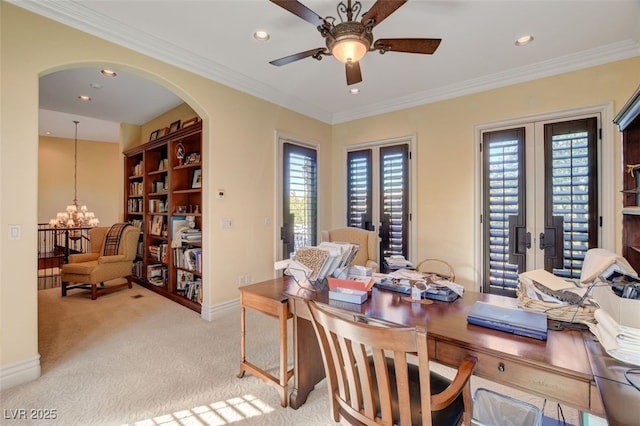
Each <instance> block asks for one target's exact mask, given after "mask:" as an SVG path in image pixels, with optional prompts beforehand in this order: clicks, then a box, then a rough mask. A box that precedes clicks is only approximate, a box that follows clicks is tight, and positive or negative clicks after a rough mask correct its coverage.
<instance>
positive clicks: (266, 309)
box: [240, 292, 290, 318]
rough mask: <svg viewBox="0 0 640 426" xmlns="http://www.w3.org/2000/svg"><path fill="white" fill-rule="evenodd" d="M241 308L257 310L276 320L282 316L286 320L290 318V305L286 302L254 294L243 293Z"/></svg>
mask: <svg viewBox="0 0 640 426" xmlns="http://www.w3.org/2000/svg"><path fill="white" fill-rule="evenodd" d="M240 306H243V307H245V308H250V309H255V310H256V311H258V312H261V313H263V314H266V315H270V316H272V317H275V318H279V317H280V315H282V316H283V317H285V318H288V317H289V316H290V315H289V304H288V303H287V301H286V300H284V301H280V300H276V299H271V298H268V297H263V296H260V295H256V294H252V293H249V292H243V293H241V295H240Z"/></svg>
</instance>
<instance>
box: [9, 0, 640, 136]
mask: <svg viewBox="0 0 640 426" xmlns="http://www.w3.org/2000/svg"><path fill="white" fill-rule="evenodd" d="M8 1H9V2H11V3H14V4H16V5H18V6H21V7H24V8H26V9H29V10H31V11H33V12H35V13H38V14H41V15H44V16H48V17H50V18H51V19H54V20H57V21H59V22H62V23H65V24H67V25H70V26H72V27H75V28H78V29H80V30H82V31H85V32H88V33H91V34H94V35H96V36H98V37H101V38H104V39H106V40H109V41H112V42H115V43H117V44H120V45H123V46H126V47H128V48H131V49H133V50H136V51H139V52H142V53H144V54H146V55H149V56H152V57H155V58H157V59H160V60H163V61H165V62H168V63H171V64H174V65H176V66H178V67H181V68H183V69H186V70H189V71H192V72H194V73H196V74H199V75H202V76H204V77H207V78H210V79H212V80H216V81H218V82H221V83H223V84H225V85H228V86H231V87H234V88H236V89H239V90H241V91H244V92H247V93H250V94H253V95H255V96H258V97H260V98H263V99H266V100H269V101H271V102H273V103H276V104H278V105H281V106H284V107H287V108H291V109H294V110H296V111H299V112H301V113H303V114H306V115H309V116H311V117H314V118H317V119H319V120H322V121H324V122H327V123H332V124H333V123H340V122H344V121H348V120H352V119H356V118H361V117H366V116H370V115H374V114H378V113H383V112H388V111H394V110H398V109H402V108H406V107H410V106H413V105H419V104H424V103H428V102H434V101H438V100H442V99H447V98H452V97H455V96H460V95H465V94H469V93H474V92H478V91H482V90H487V89H490V88H496V87H500V86H505V85H509V84H513V83H517V82H522V81H527V80H531V79H535V78H541V77H545V76H549V75H554V74H558V73H562V72H567V71H572V70H577V69H581V68H586V67H590V66H594V65H599V64H604V63H608V62H613V61H616V60H620V59H626V58H630V57H634V56H640V1H637V0H634V1H614V0H603V1H596V0H593V1H568V0H556V1H542V0H531V1H529V0H511V1H481V0H477V1H426V0H409V1H408V2H407V3H406V4H404V5H403V6H402V7H400V8H399V9H398V10H397V11H396V12H395V13H393V14H392V15H391V16H389V17H388V18H387V19H386V20H384V21H383V22H382V23H380V25H378V26H376V27H375V28H374V31H373V33H374V39H379V38H404V37H426V38H442V43H441V44H440V47H439V48H438V50H437V51H436V52H435V54H434V55H417V54H407V53H396V52H389V53H386V54H385V55H380V54H378V53H377V52H370V53H368V54H367V55H366V56H365V57H364V58H363V60H362V61H361V68H362V77H363V82H362V83H359V84H357V85H355V87H358V88H359V89H360V90H361V92H360V93H359V94H358V95H350V94H349V93H348V87H347V84H346V81H345V71H344V65H342V64H340V63H339V62H337V61H336V60H335V59H334V58H331V57H325V58H324V59H323V60H322V61H316V60H314V59H312V58H306V59H303V60H300V61H297V62H294V63H291V64H289V65H285V66H282V67H276V66H273V65H270V64H269V61H271V60H274V59H278V58H281V57H283V56H287V55H290V54H294V53H298V52H301V51H305V50H309V49H312V48H317V47H323V46H324V39H323V38H322V37H321V36H320V34H319V33H318V31H317V30H316V29H315V28H314V26H313V25H312V24H310V23H308V22H306V21H304V20H302V19H300V18H298V17H296V16H295V15H293V14H291V13H289V12H288V11H286V10H284V9H282V8H281V7H279V6H277V5H275V4H273V3H271V2H269V1H268V0H233V1H222V0H201V1H178V0H144V1H142V0H140V1H133V0H130V1H105V0H91V1H77V0H76V1H64V2H43V1H38V0H8ZM302 3H303V4H304V5H306V6H307V7H309V8H310V9H312V10H313V11H314V12H316V13H317V14H318V15H320V16H328V15H331V16H336V5H337V1H335V0H331V1H327V0H303V1H302ZM361 3H362V5H363V7H362V8H363V10H365V11H366V10H368V9H369V8H370V7H371V6H372V5H373V3H374V1H373V0H361ZM258 29H261V30H266V31H268V32H270V33H271V39H270V40H269V41H268V42H258V41H256V40H254V39H253V38H252V34H253V32H254V31H256V30H258ZM524 34H532V35H533V36H534V38H535V39H534V42H533V43H532V44H530V45H528V46H524V47H516V46H515V44H514V41H515V39H516V38H517V37H519V36H522V35H524ZM89 71H90V72H95V70H89ZM118 71H119V70H118ZM67 73H68V74H67ZM82 74H83V73H81V72H78V71H74V72H73V74H71V72H63V73H61V75H60V76H59V78H60V79H59V80H58V82H56V83H55V85H53V84H52V90H51V93H49V94H47V95H46V96H45V95H44V94H43V95H42V96H41V102H42V106H43V108H44V105H47V107H46V108H47V109H49V110H51V111H59V112H64V113H74V114H83V115H85V116H87V117H93V118H99V119H103V120H106V121H111V120H121V121H125V122H136V120H140V119H141V117H139V116H138V114H143V115H147V116H148V114H150V113H155V112H151V111H148V110H146V107H147V106H149V105H151V104H152V103H151V102H148V101H146V100H145V99H147V97H150V96H153V90H152V91H149V90H147V91H146V92H144V93H140V92H138V90H139V89H142V86H141V85H139V84H135V85H134V86H133V87H129V88H123V89H122V93H123V96H122V98H124V99H126V101H124V104H125V105H127V106H132V107H133V106H135V108H134V109H135V110H134V111H125V109H124V108H123V107H122V105H123V100H122V98H121V97H120V96H116V95H115V94H114V95H113V96H109V97H110V98H112V99H113V102H114V103H113V104H111V103H109V104H107V105H105V106H104V107H102V106H100V107H95V106H94V104H93V103H92V105H91V106H90V107H87V106H86V104H85V105H84V106H82V108H78V109H75V110H73V111H71V110H70V106H69V105H68V104H66V103H65V102H62V101H56V100H55V99H54V98H53V95H56V96H57V97H58V98H59V99H60V98H62V97H65V96H66V97H67V98H68V99H70V98H74V99H75V97H77V95H78V93H77V90H78V89H77V87H74V86H73V85H72V84H71V83H69V82H68V81H71V80H76V79H78V80H81V81H82V82H83V83H82V84H85V85H86V84H88V83H87V81H93V80H91V79H92V78H93V77H86V76H83V75H82ZM639 74H640V73H639ZM123 75H124V74H123ZM132 77H134V76H132ZM45 78H46V77H45ZM45 78H43V84H46V83H47V82H46V81H44V79H45ZM639 80H640V79H639ZM120 81H121V80H119V79H117V78H116V79H114V80H112V82H113V84H114V88H113V90H116V86H117V85H118V84H120ZM122 81H124V79H123V80H122ZM109 84H110V85H111V82H109ZM352 87H353V86H352ZM63 88H64V89H63ZM147 89H149V87H147ZM64 90H68V91H69V93H63V91H64ZM74 90H75V91H74ZM106 90H107V84H106V83H105V85H104V87H103V89H100V93H104V92H106ZM109 90H112V89H111V88H109ZM58 92H60V93H58ZM161 92H162V90H161ZM165 94H166V93H165ZM49 96H51V98H50V99H49ZM45 98H47V99H45ZM105 98H106V97H105ZM170 98H171V97H170V96H169V97H168V98H166V101H167V105H172V101H171V99H170ZM174 100H175V99H174ZM96 101H97V99H96ZM135 101H140V103H139V104H138V105H135V104H134V103H133V102H135ZM118 102H119V103H118ZM96 103H97V102H96ZM65 104H66V106H65ZM75 104H76V106H77V102H76V103H75ZM157 104H158V103H156V105H157ZM160 104H161V102H160ZM110 105H111V106H110ZM85 108H93V110H92V112H91V114H89V113H88V112H89V111H88V109H85ZM114 111H115V112H121V113H123V114H124V115H125V116H124V117H123V116H122V115H117V114H115V113H114ZM94 113H95V115H92V114H94ZM41 125H42V124H41ZM82 137H83V138H84V136H82Z"/></svg>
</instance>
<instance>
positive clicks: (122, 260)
mask: <svg viewBox="0 0 640 426" xmlns="http://www.w3.org/2000/svg"><path fill="white" fill-rule="evenodd" d="M124 225H125V224H115V225H113V226H112V227H99V228H93V229H91V230H89V238H90V241H91V251H90V252H89V253H79V254H72V255H70V256H69V263H67V264H65V265H63V266H62V296H63V297H64V296H66V295H67V290H71V289H74V288H83V289H86V290H91V300H95V299H96V298H97V297H98V292H100V293H107V292H110V291H114V290H118V289H121V288H123V287H125V286H128V287H129V288H131V287H132V285H131V279H130V276H131V269H132V267H133V260H134V259H135V257H136V249H137V246H138V237H139V236H140V230H139V229H138V228H137V227H135V226H131V225H128V226H124ZM116 278H126V282H124V283H119V284H113V285H108V286H105V284H104V283H105V281H110V280H115V279H116ZM98 284H100V287H98Z"/></svg>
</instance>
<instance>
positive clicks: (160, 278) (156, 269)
mask: <svg viewBox="0 0 640 426" xmlns="http://www.w3.org/2000/svg"><path fill="white" fill-rule="evenodd" d="M147 281H149V283H151V284H153V285H155V286H158V287H162V286H164V285H165V283H166V282H167V267H166V266H164V265H162V264H153V265H149V266H147Z"/></svg>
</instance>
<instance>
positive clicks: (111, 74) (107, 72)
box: [100, 69, 118, 77]
mask: <svg viewBox="0 0 640 426" xmlns="http://www.w3.org/2000/svg"><path fill="white" fill-rule="evenodd" d="M100 73H101V74H102V75H104V76H106V77H115V76H116V75H118V74H116V72H115V71H112V70H107V69H104V70H100Z"/></svg>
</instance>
